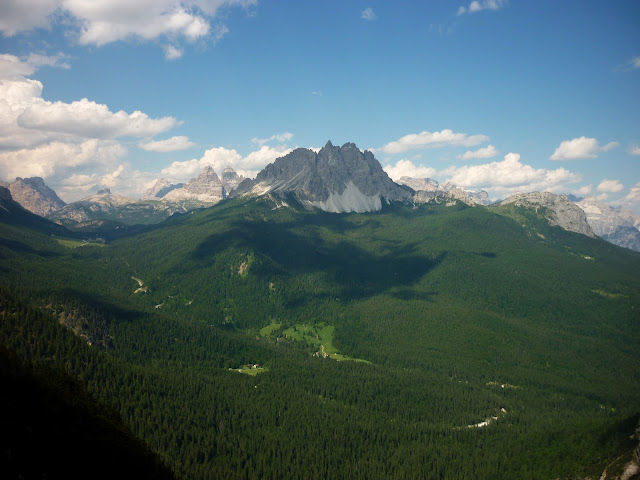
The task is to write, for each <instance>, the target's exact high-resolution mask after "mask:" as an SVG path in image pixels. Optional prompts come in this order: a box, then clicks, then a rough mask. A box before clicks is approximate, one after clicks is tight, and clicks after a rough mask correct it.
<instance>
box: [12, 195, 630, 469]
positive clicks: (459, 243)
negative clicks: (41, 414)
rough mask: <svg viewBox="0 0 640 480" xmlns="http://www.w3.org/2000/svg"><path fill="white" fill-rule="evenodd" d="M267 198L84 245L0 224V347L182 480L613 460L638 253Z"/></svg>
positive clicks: (530, 220) (537, 217)
mask: <svg viewBox="0 0 640 480" xmlns="http://www.w3.org/2000/svg"><path fill="white" fill-rule="evenodd" d="M290 204H291V205H293V207H284V206H283V203H282V201H281V200H279V199H278V200H274V199H271V198H269V197H268V196H267V197H259V198H253V199H244V198H238V199H234V200H231V201H225V202H222V203H220V204H219V205H217V206H215V207H213V208H210V209H207V210H202V211H196V212H193V213H191V214H188V215H185V216H182V217H177V218H171V219H169V220H167V221H166V222H164V223H162V224H159V225H156V226H153V227H149V228H147V229H146V230H144V231H143V232H141V233H137V234H135V235H131V236H127V237H124V238H120V239H118V240H114V241H112V242H110V243H108V244H107V245H106V246H103V247H98V246H91V245H84V246H78V247H76V248H69V247H70V245H71V244H69V243H65V242H60V241H58V240H59V238H58V237H55V236H53V237H52V236H51V235H50V234H49V233H48V234H47V235H46V236H45V235H41V234H39V233H38V232H37V231H34V230H28V229H27V228H26V227H24V226H21V225H12V224H10V223H5V224H3V225H2V227H3V228H2V229H1V231H0V235H1V236H2V239H3V242H1V243H0V269H1V270H2V277H1V279H2V280H1V286H2V308H0V312H2V324H1V325H2V332H1V336H0V339H1V340H2V344H3V345H4V346H5V347H6V348H8V349H9V350H11V351H13V352H15V353H16V354H17V355H18V356H19V357H21V358H24V359H26V360H29V361H32V362H36V363H44V364H48V365H51V366H53V367H54V368H60V369H63V370H65V371H67V372H69V373H70V374H72V375H74V376H76V377H78V378H80V379H81V380H82V381H83V382H84V383H85V385H86V386H87V388H88V389H89V391H90V392H92V394H93V395H95V397H96V398H98V399H99V400H100V401H103V402H105V403H107V404H110V405H112V406H113V407H114V408H115V409H116V410H117V411H118V412H119V414H120V416H121V417H122V419H123V420H124V422H125V423H127V424H128V425H129V427H130V428H131V429H132V431H133V433H135V434H136V435H138V436H140V437H141V438H142V439H144V440H145V441H146V442H147V443H148V444H149V445H150V446H151V448H153V449H154V450H155V451H156V452H158V454H159V455H160V457H161V458H162V459H163V460H164V461H165V462H166V463H167V464H168V465H170V466H171V468H172V469H173V470H174V471H175V473H176V474H177V476H179V477H184V478H211V477H216V478H265V477H266V478H283V477H286V478H390V477H391V478H393V477H404V478H408V477H413V478H416V477H428V478H465V477H467V478H550V477H553V478H557V477H563V478H572V477H574V476H575V475H587V474H591V475H595V474H599V473H601V472H602V468H603V466H606V465H607V464H608V463H610V461H611V460H612V459H614V458H616V457H617V456H619V455H620V452H627V451H629V448H630V444H629V442H630V440H629V431H628V426H629V425H631V424H634V422H637V413H638V410H639V408H638V405H640V359H639V358H638V355H637V349H638V346H639V345H640V333H639V332H640V328H638V327H639V324H638V322H639V321H640V317H639V315H638V313H637V312H638V309H639V308H640V275H639V274H638V272H640V268H639V267H640V257H639V256H638V255H637V254H635V253H634V252H630V251H626V250H624V249H621V248H618V247H615V246H613V245H610V244H608V243H606V242H604V241H602V240H600V239H594V238H589V237H586V236H584V235H580V234H576V233H571V232H567V231H565V230H563V229H561V228H559V227H551V226H549V225H548V223H547V221H546V220H545V218H544V215H543V213H544V212H542V211H538V212H536V211H535V210H531V209H527V208H525V207H518V206H515V205H505V206H500V207H492V208H490V209H480V208H471V207H467V206H465V205H462V204H457V205H454V206H449V207H447V206H444V205H429V204H427V205H420V206H417V207H411V206H384V207H383V209H382V211H381V212H379V213H368V214H355V213H353V214H344V215H336V214H330V213H324V212H317V211H309V210H305V209H302V208H296V207H295V202H291V203H290ZM7 222H8V221H7ZM27 233H28V235H27ZM16 304H19V305H28V308H29V309H30V311H33V312H36V313H34V314H32V315H30V316H26V315H20V314H18V313H16V308H15V307H12V308H13V313H12V314H11V315H9V313H11V312H12V310H11V309H10V308H9V307H8V305H16ZM327 354H328V355H327ZM332 357H333V358H332ZM338 358H339V359H343V358H350V359H358V360H364V361H349V360H345V361H336V359H338ZM246 365H251V368H249V367H244V366H246ZM244 373H253V374H254V375H246V374H244Z"/></svg>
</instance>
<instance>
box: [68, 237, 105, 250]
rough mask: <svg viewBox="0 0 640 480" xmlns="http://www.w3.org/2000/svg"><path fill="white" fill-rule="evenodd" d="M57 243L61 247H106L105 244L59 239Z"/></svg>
mask: <svg viewBox="0 0 640 480" xmlns="http://www.w3.org/2000/svg"><path fill="white" fill-rule="evenodd" d="M58 243H59V244H60V245H62V246H63V247H67V248H77V247H106V244H104V243H99V242H85V241H84V240H68V239H65V238H59V239H58Z"/></svg>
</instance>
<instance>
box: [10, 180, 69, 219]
mask: <svg viewBox="0 0 640 480" xmlns="http://www.w3.org/2000/svg"><path fill="white" fill-rule="evenodd" d="M8 186H9V191H10V192H11V197H12V198H13V199H14V200H15V201H16V202H18V203H19V204H20V205H22V206H23V207H24V208H26V209H27V210H29V211H30V212H32V213H35V214H36V215H40V216H41V217H45V216H47V215H49V214H50V213H52V212H55V211H56V210H60V209H61V208H62V207H64V206H65V203H64V202H63V201H62V200H60V198H59V197H58V195H56V192H54V191H53V190H52V189H50V188H49V187H48V186H47V185H45V183H44V180H43V179H42V178H40V177H31V178H20V177H18V178H16V181H15V182H13V183H10V184H8Z"/></svg>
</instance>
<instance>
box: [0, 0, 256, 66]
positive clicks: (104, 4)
mask: <svg viewBox="0 0 640 480" xmlns="http://www.w3.org/2000/svg"><path fill="white" fill-rule="evenodd" d="M255 4H257V0H163V1H157V0H136V1H131V0H90V1H89V0H20V1H10V2H4V3H3V4H2V5H0V32H1V33H2V34H4V35H5V36H12V35H15V34H17V33H19V32H25V31H29V30H32V29H34V28H38V27H40V28H49V27H51V26H52V25H54V24H62V25H63V26H65V28H70V29H71V32H70V33H71V35H72V36H74V37H75V38H76V39H77V41H78V43H80V44H81V45H96V46H98V47H100V46H103V45H106V44H109V43H112V42H117V41H121V40H126V39H129V38H137V39H142V40H155V39H159V38H165V39H169V40H171V41H172V43H175V42H178V41H180V40H185V41H187V42H191V43H193V42H195V41H198V40H201V39H209V40H211V41H213V42H214V43H215V42H216V41H218V40H220V39H221V38H222V37H223V36H224V35H225V34H226V33H227V32H228V31H229V30H228V28H227V26H226V25H224V24H223V23H221V22H220V21H219V20H217V18H218V17H219V15H218V11H219V10H220V9H221V8H223V7H226V6H241V7H244V8H248V7H249V6H252V5H255ZM61 19H64V20H63V21H60V20H61ZM69 20H71V21H69ZM214 21H216V22H217V23H214ZM179 52H180V53H181V49H179V48H178V47H176V46H175V45H174V46H173V47H170V48H166V47H165V55H166V56H167V58H168V59H172V58H178V56H177V55H178V53H179Z"/></svg>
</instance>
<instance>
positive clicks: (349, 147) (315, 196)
mask: <svg viewBox="0 0 640 480" xmlns="http://www.w3.org/2000/svg"><path fill="white" fill-rule="evenodd" d="M236 192H237V194H238V195H241V194H247V195H255V196H257V195H265V194H267V193H270V194H272V195H275V196H280V197H284V196H286V195H293V196H294V197H295V198H296V199H297V200H298V201H299V202H300V203H302V204H303V205H305V206H307V207H309V208H312V207H315V208H319V209H320V210H324V211H327V212H334V213H342V212H372V211H378V210H380V209H381V208H382V202H387V203H388V202H396V201H408V200H410V199H411V196H412V191H411V190H410V189H408V188H406V187H402V186H400V185H397V184H395V183H394V182H393V181H391V179H390V178H389V176H388V175H387V174H386V173H385V172H384V170H382V167H381V166H380V163H379V162H378V161H377V160H376V159H375V158H374V156H373V154H372V153H371V152H369V151H365V152H364V153H363V152H361V151H360V150H359V149H358V147H356V146H355V145H354V144H353V143H346V144H344V145H343V146H342V147H334V146H333V144H332V143H331V142H327V144H326V145H325V146H324V147H323V148H322V149H321V150H320V151H319V152H318V153H315V152H314V151H312V150H308V149H306V148H298V149H296V150H294V151H293V152H291V153H289V154H288V155H285V156H284V157H280V158H278V159H277V160H276V161H275V162H273V163H271V164H269V165H267V166H266V167H265V168H264V170H262V171H261V172H260V173H259V174H258V176H257V177H256V180H255V182H250V181H247V180H245V181H243V182H242V183H241V184H240V185H239V186H238V189H237V190H236Z"/></svg>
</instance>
